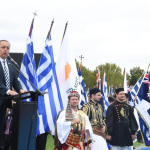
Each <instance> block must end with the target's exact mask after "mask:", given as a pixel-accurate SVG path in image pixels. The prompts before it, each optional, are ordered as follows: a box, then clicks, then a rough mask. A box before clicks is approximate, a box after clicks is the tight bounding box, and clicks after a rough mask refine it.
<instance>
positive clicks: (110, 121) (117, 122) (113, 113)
mask: <svg viewBox="0 0 150 150" xmlns="http://www.w3.org/2000/svg"><path fill="white" fill-rule="evenodd" d="M106 125H107V132H108V136H107V139H108V141H109V143H110V144H111V145H112V150H127V149H128V147H129V146H132V145H133V140H134V139H135V138H136V135H135V133H136V131H137V130H138V124H137V122H136V119H135V116H134V114H133V110H132V108H131V106H130V105H128V104H127V103H126V101H125V93H124V89H123V88H119V89H116V101H115V102H114V103H113V104H111V105H110V106H109V107H108V109H107V113H106Z"/></svg>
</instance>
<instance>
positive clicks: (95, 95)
mask: <svg viewBox="0 0 150 150" xmlns="http://www.w3.org/2000/svg"><path fill="white" fill-rule="evenodd" d="M100 98H101V92H100V90H99V89H98V88H93V89H91V90H90V101H89V102H88V103H86V104H84V105H83V107H82V110H83V112H84V113H85V114H86V115H87V116H88V117H89V120H90V123H91V126H92V129H93V133H94V136H93V137H94V140H95V142H94V143H93V144H92V150H108V147H107V143H106V133H105V130H106V125H105V121H104V113H103V109H102V106H101V105H100V104H99V103H98V102H99V101H100Z"/></svg>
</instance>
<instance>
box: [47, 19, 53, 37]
mask: <svg viewBox="0 0 150 150" xmlns="http://www.w3.org/2000/svg"><path fill="white" fill-rule="evenodd" d="M53 24H54V19H53V21H52V23H51V26H50V29H49V32H48V39H49V37H50V34H51V30H52V27H53Z"/></svg>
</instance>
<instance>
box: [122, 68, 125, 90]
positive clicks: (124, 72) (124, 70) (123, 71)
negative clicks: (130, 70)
mask: <svg viewBox="0 0 150 150" xmlns="http://www.w3.org/2000/svg"><path fill="white" fill-rule="evenodd" d="M124 75H125V68H124V71H123V86H122V87H123V88H124Z"/></svg>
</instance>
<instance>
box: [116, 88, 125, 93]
mask: <svg viewBox="0 0 150 150" xmlns="http://www.w3.org/2000/svg"><path fill="white" fill-rule="evenodd" d="M121 91H124V88H118V89H116V94H118V93H119V92H121Z"/></svg>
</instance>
